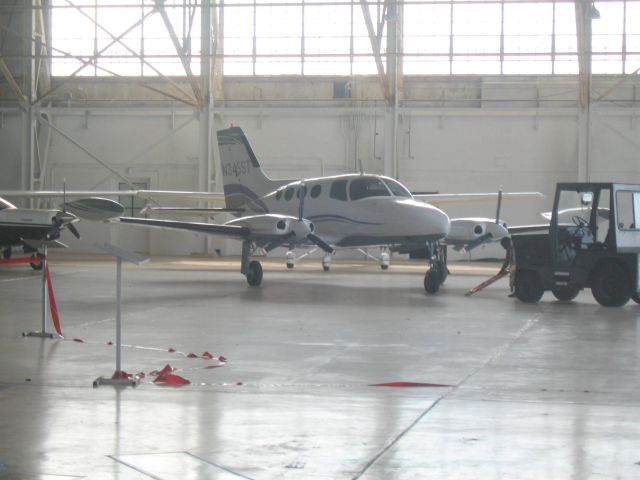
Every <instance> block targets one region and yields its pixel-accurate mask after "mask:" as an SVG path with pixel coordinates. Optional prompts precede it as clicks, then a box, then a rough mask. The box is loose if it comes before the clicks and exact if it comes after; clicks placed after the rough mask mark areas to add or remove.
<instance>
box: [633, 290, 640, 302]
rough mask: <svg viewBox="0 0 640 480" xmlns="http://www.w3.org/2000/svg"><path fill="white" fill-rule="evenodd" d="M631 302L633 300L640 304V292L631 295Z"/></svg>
mask: <svg viewBox="0 0 640 480" xmlns="http://www.w3.org/2000/svg"><path fill="white" fill-rule="evenodd" d="M631 300H633V301H634V302H636V303H640V294H639V293H638V292H633V293H632V294H631Z"/></svg>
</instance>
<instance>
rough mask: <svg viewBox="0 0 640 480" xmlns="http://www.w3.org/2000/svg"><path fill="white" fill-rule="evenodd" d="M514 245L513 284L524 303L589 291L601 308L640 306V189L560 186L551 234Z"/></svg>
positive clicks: (531, 235) (533, 235) (522, 238)
mask: <svg viewBox="0 0 640 480" xmlns="http://www.w3.org/2000/svg"><path fill="white" fill-rule="evenodd" d="M512 242H513V254H514V262H515V268H512V270H511V278H510V284H511V289H512V292H513V293H514V294H515V296H516V297H517V298H518V299H519V300H521V301H523V302H527V303H535V302H538V301H539V300H540V299H541V298H542V295H543V294H544V292H545V291H547V290H550V291H551V292H552V293H553V295H554V296H555V297H556V298H557V299H558V300H563V301H569V300H573V299H574V298H575V297H576V296H577V295H578V293H579V292H580V291H581V290H582V289H584V288H590V289H591V293H592V294H593V296H594V298H595V299H596V301H597V302H598V303H599V304H600V305H603V306H607V307H619V306H622V305H624V304H626V303H627V302H628V301H629V299H633V300H634V301H635V302H636V303H640V276H639V274H638V272H639V271H640V185H630V184H621V183H559V184H558V185H557V187H556V193H555V200H554V203H553V210H552V212H551V218H550V224H549V227H548V230H547V231H545V232H544V233H529V234H522V235H513V236H512Z"/></svg>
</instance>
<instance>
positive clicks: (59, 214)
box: [0, 198, 124, 270]
mask: <svg viewBox="0 0 640 480" xmlns="http://www.w3.org/2000/svg"><path fill="white" fill-rule="evenodd" d="M123 211H124V209H123V208H122V205H120V204H119V203H117V202H114V201H113V200H108V199H104V198H84V199H79V200H76V201H73V202H66V201H65V202H64V203H63V205H62V209H61V210H58V209H30V208H17V207H16V206H15V205H13V204H12V203H9V202H8V201H6V200H5V199H3V198H0V249H2V255H3V257H4V258H10V257H11V255H12V254H13V249H14V248H16V247H18V248H22V250H23V251H24V253H27V254H28V253H32V254H33V255H32V262H31V267H32V268H33V269H34V270H40V269H42V261H41V260H40V259H38V258H37V255H36V252H38V251H39V250H40V249H41V248H43V247H45V246H46V247H65V246H66V245H64V244H63V243H61V242H60V241H58V239H59V238H60V233H61V232H62V230H64V229H65V228H66V229H68V230H69V231H70V232H71V233H72V234H73V235H74V236H75V237H76V238H80V233H79V232H78V229H77V228H76V226H75V225H74V224H75V223H76V222H78V221H79V220H80V219H81V218H82V219H87V220H108V219H111V218H114V217H117V216H119V215H122V212H123Z"/></svg>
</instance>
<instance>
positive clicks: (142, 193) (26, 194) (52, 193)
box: [0, 190, 224, 204]
mask: <svg viewBox="0 0 640 480" xmlns="http://www.w3.org/2000/svg"><path fill="white" fill-rule="evenodd" d="M0 196H1V197H7V198H56V197H58V198H62V197H64V196H67V197H91V196H94V197H95V196H102V197H113V196H119V197H139V198H143V199H145V200H152V201H159V200H196V201H206V202H212V203H223V204H224V193H222V192H190V191H177V190H67V191H66V192H65V191H64V190H4V191H0Z"/></svg>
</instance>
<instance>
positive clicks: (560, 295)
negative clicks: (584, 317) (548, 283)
mask: <svg viewBox="0 0 640 480" xmlns="http://www.w3.org/2000/svg"><path fill="white" fill-rule="evenodd" d="M551 293H553V296H554V297H556V298H557V299H558V300H561V301H563V302H568V301H570V300H573V299H574V298H576V297H577V296H578V293H580V290H579V289H577V288H575V287H563V288H556V289H553V290H551Z"/></svg>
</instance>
